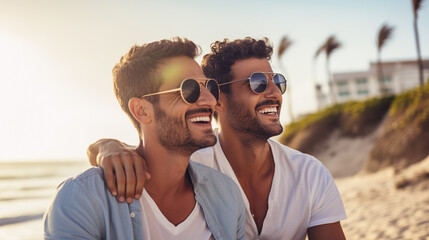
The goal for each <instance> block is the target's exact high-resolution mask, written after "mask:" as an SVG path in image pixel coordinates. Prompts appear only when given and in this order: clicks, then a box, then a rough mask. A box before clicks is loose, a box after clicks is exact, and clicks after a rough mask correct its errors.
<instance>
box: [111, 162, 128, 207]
mask: <svg viewBox="0 0 429 240" xmlns="http://www.w3.org/2000/svg"><path fill="white" fill-rule="evenodd" d="M112 162H113V167H114V169H115V175H116V187H117V190H118V192H117V196H116V198H117V199H118V201H119V202H124V201H125V184H126V183H125V171H124V167H123V165H122V162H121V161H120V160H116V161H112Z"/></svg>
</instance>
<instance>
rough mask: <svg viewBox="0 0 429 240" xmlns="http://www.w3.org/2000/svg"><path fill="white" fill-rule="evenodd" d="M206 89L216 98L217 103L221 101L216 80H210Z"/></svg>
mask: <svg viewBox="0 0 429 240" xmlns="http://www.w3.org/2000/svg"><path fill="white" fill-rule="evenodd" d="M206 88H207V90H209V92H210V93H211V94H213V96H214V97H215V98H216V101H218V100H219V85H218V84H217V82H216V81H215V80H212V79H210V80H208V81H207V83H206Z"/></svg>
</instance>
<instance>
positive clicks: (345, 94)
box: [338, 91, 350, 97]
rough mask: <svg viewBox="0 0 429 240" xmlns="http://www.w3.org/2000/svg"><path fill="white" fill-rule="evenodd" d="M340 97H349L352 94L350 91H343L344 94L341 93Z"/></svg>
mask: <svg viewBox="0 0 429 240" xmlns="http://www.w3.org/2000/svg"><path fill="white" fill-rule="evenodd" d="M338 95H340V97H345V96H349V95H350V92H349V91H342V92H339V93H338Z"/></svg>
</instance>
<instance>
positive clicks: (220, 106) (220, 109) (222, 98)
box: [215, 93, 226, 112]
mask: <svg viewBox="0 0 429 240" xmlns="http://www.w3.org/2000/svg"><path fill="white" fill-rule="evenodd" d="M225 99H226V96H225V94H224V93H220V94H219V100H218V101H217V104H216V106H215V110H216V111H218V112H223V111H224V109H225V102H224V101H225Z"/></svg>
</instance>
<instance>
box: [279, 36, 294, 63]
mask: <svg viewBox="0 0 429 240" xmlns="http://www.w3.org/2000/svg"><path fill="white" fill-rule="evenodd" d="M292 43H293V42H292V40H290V38H288V36H286V35H285V36H283V37H282V39H281V40H280V45H279V49H278V51H277V57H278V58H279V59H280V58H281V57H282V56H283V54H284V53H285V52H286V51H287V50H288V48H289V47H290V46H291V45H292Z"/></svg>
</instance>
